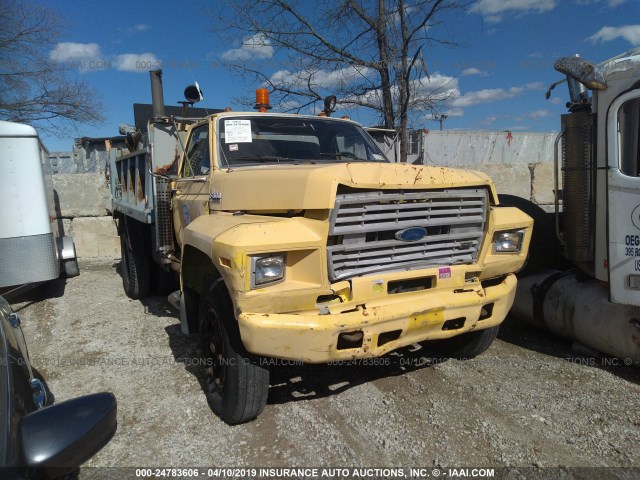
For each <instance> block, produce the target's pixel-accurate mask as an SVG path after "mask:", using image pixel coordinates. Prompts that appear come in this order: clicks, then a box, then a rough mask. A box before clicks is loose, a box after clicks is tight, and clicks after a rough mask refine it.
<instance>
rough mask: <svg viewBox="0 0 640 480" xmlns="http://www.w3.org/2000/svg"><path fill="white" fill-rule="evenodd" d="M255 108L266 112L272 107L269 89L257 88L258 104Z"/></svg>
mask: <svg viewBox="0 0 640 480" xmlns="http://www.w3.org/2000/svg"><path fill="white" fill-rule="evenodd" d="M253 108H255V109H256V110H258V111H259V112H266V111H267V110H269V109H271V105H269V90H267V89H266V88H256V106H255V107H253Z"/></svg>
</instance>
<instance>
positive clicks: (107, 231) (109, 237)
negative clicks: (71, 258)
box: [69, 217, 120, 259]
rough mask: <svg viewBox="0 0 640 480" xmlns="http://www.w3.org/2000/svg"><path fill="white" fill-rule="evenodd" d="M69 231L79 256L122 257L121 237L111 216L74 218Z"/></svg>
mask: <svg viewBox="0 0 640 480" xmlns="http://www.w3.org/2000/svg"><path fill="white" fill-rule="evenodd" d="M69 233H70V234H71V236H72V237H73V241H74V243H75V244H76V253H77V254H78V257H79V258H111V259H115V258H120V239H119V238H118V234H117V229H116V226H115V223H114V222H113V219H112V218H111V217H83V218H74V219H73V220H72V221H71V229H70V232H69Z"/></svg>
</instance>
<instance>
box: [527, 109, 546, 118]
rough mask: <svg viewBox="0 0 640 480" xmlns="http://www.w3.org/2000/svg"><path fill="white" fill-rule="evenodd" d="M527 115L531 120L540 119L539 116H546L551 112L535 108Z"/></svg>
mask: <svg viewBox="0 0 640 480" xmlns="http://www.w3.org/2000/svg"><path fill="white" fill-rule="evenodd" d="M528 116H529V118H531V119H533V120H540V119H541V118H546V117H549V116H551V112H550V111H548V110H535V111H533V112H531V113H530V114H529V115H528Z"/></svg>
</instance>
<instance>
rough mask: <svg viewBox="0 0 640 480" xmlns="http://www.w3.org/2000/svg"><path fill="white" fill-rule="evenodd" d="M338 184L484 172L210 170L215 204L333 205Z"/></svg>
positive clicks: (465, 181) (357, 166)
mask: <svg viewBox="0 0 640 480" xmlns="http://www.w3.org/2000/svg"><path fill="white" fill-rule="evenodd" d="M338 185H346V186H349V187H353V188H363V189H376V190H381V189H384V190H394V189H405V190H407V189H411V190H413V189H415V190H424V189H442V188H470V187H481V188H484V187H487V188H488V189H489V190H490V192H491V195H492V198H493V200H494V201H496V200H497V198H496V193H495V190H494V187H493V183H492V182H491V180H490V179H489V177H487V176H486V175H485V174H483V173H480V172H474V171H469V170H459V169H453V168H446V167H425V166H417V165H411V164H406V163H361V162H354V163H334V164H329V165H270V166H268V167H262V166H260V167H245V168H239V169H231V170H217V171H215V172H214V173H213V175H212V176H211V192H212V193H213V194H214V195H213V197H215V198H216V200H217V199H218V198H219V201H218V202H217V203H213V202H212V203H211V207H212V208H213V209H216V210H252V211H256V210H270V211H273V210H307V209H330V208H333V207H334V204H335V199H336V191H337V189H338Z"/></svg>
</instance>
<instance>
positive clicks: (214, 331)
mask: <svg viewBox="0 0 640 480" xmlns="http://www.w3.org/2000/svg"><path fill="white" fill-rule="evenodd" d="M206 320H207V324H206V325H207V332H206V335H204V339H203V340H204V341H203V345H202V347H203V352H204V355H205V358H206V359H207V362H206V367H205V371H206V373H207V388H208V389H209V392H211V393H213V392H222V391H223V390H224V383H225V371H226V365H225V358H226V351H225V348H224V334H223V332H222V326H221V325H220V320H219V318H218V315H217V313H216V311H215V309H214V308H213V306H209V307H208V309H207V313H206Z"/></svg>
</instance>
